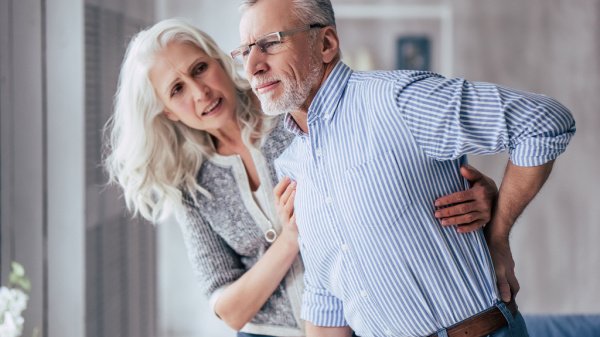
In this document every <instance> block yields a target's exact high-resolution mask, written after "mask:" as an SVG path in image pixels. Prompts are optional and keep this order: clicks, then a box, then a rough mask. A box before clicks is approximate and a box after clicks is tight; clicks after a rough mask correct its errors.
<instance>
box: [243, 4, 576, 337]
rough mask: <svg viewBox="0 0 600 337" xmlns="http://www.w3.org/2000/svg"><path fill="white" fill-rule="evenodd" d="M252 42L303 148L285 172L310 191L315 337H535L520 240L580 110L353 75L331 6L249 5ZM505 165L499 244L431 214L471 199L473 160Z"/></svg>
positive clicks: (264, 96) (503, 93)
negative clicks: (465, 167)
mask: <svg viewBox="0 0 600 337" xmlns="http://www.w3.org/2000/svg"><path fill="white" fill-rule="evenodd" d="M240 37H241V41H242V45H241V47H240V48H238V49H236V50H234V51H233V52H232V56H233V57H234V58H236V59H238V60H240V61H241V62H243V64H244V69H245V71H246V73H247V76H248V79H249V80H250V81H251V83H252V87H253V89H254V92H255V93H256V95H257V96H258V98H259V99H260V102H261V105H262V108H263V110H264V111H265V112H266V113H270V114H279V113H287V116H286V123H287V127H288V129H289V130H290V131H291V132H294V133H295V134H296V135H297V137H296V139H295V140H294V142H293V143H292V145H291V146H290V147H289V148H288V149H287V150H286V152H284V153H283V155H282V156H281V157H280V158H279V159H278V161H277V162H276V164H277V167H278V170H279V172H280V173H281V174H282V175H287V176H290V177H292V179H294V180H296V181H297V183H298V185H297V186H298V187H297V193H296V197H295V198H296V200H295V205H296V206H295V215H296V220H297V223H298V228H299V233H300V239H299V240H300V247H301V253H302V256H303V259H304V262H305V265H306V275H305V282H306V290H305V294H304V297H303V301H304V302H303V309H302V316H303V318H304V319H305V320H306V321H307V333H308V335H309V336H320V337H321V336H348V335H350V334H351V329H352V330H354V331H355V332H356V333H357V334H358V335H360V336H485V335H488V334H490V335H492V336H494V337H498V336H527V329H526V327H525V324H524V322H523V319H522V317H521V315H520V314H519V312H518V310H517V309H516V304H515V302H514V295H515V294H516V293H517V291H518V282H517V281H516V279H515V276H514V262H513V259H512V255H511V251H510V246H509V239H508V237H509V232H510V230H511V228H512V226H513V224H514V222H515V220H516V218H517V217H518V216H519V215H520V214H521V212H522V211H523V210H524V208H525V207H526V206H527V204H528V203H529V202H530V201H531V199H532V198H533V197H534V196H535V195H536V194H537V192H538V191H539V190H540V188H541V187H542V185H543V184H544V182H545V181H546V179H547V177H548V175H549V174H550V171H551V169H552V164H553V161H554V160H555V159H556V157H557V156H558V155H559V154H561V153H562V152H563V151H564V150H565V148H566V146H567V144H568V143H569V141H570V139H571V137H572V136H573V134H574V132H575V126H574V125H575V123H574V120H573V118H572V116H571V114H570V113H569V111H568V110H567V109H565V108H564V107H563V106H562V105H561V104H559V103H558V102H556V101H555V100H553V99H551V98H548V97H546V96H542V95H536V94H530V93H525V92H519V91H516V90H512V89H508V88H503V87H500V86H497V85H493V84H489V83H473V82H468V81H465V80H463V79H446V78H444V77H442V76H439V75H437V74H433V73H428V72H414V71H390V72H384V71H378V72H353V71H352V70H351V69H350V68H348V67H347V66H346V65H345V64H344V63H343V62H341V61H340V52H339V40H338V36H337V33H336V27H335V18H334V13H333V8H332V6H331V3H330V1H329V0H302V1H300V0H257V1H246V2H245V3H244V4H243V5H242V20H241V23H240ZM501 151H508V152H509V155H510V160H509V161H508V163H507V167H506V172H505V174H504V177H503V180H502V184H501V187H500V191H499V195H498V199H497V204H496V212H495V214H494V216H493V218H492V221H491V222H490V224H489V225H488V226H487V227H486V230H485V233H484V231H483V230H479V231H475V232H471V233H457V231H455V230H452V228H448V227H443V226H440V224H439V222H438V221H437V220H436V218H435V216H434V215H433V214H434V205H432V204H431V202H430V200H435V198H437V197H439V196H441V195H444V194H448V193H451V192H456V191H459V190H461V189H464V187H465V181H464V179H462V178H461V176H460V173H459V168H460V166H461V164H463V163H464V161H465V158H466V157H465V156H466V155H467V154H469V153H471V154H491V153H498V152H501ZM488 248H489V250H488ZM490 252H491V254H490ZM350 328H351V329H350Z"/></svg>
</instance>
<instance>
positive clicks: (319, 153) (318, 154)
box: [315, 149, 323, 157]
mask: <svg viewBox="0 0 600 337" xmlns="http://www.w3.org/2000/svg"><path fill="white" fill-rule="evenodd" d="M315 154H316V155H317V157H320V156H321V155H322V154H323V153H322V152H321V149H316V150H315Z"/></svg>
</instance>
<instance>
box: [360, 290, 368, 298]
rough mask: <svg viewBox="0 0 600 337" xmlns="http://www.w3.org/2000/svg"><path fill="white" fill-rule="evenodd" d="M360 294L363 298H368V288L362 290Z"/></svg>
mask: <svg viewBox="0 0 600 337" xmlns="http://www.w3.org/2000/svg"><path fill="white" fill-rule="evenodd" d="M360 296H362V297H363V298H367V296H368V294H367V291H366V290H361V292H360Z"/></svg>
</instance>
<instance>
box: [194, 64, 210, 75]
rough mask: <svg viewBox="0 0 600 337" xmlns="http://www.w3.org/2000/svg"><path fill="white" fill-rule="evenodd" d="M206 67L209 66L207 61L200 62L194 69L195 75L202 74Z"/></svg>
mask: <svg viewBox="0 0 600 337" xmlns="http://www.w3.org/2000/svg"><path fill="white" fill-rule="evenodd" d="M206 68H208V64H206V63H205V62H200V63H198V64H197V65H196V66H195V67H194V70H193V72H194V74H193V75H194V76H195V75H199V74H202V73H203V72H204V71H205V70H206Z"/></svg>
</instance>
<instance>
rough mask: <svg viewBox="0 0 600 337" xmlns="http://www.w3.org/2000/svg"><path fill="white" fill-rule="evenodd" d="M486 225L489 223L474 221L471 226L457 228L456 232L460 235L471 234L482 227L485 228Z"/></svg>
mask: <svg viewBox="0 0 600 337" xmlns="http://www.w3.org/2000/svg"><path fill="white" fill-rule="evenodd" d="M486 224H487V221H483V220H478V221H473V222H471V223H470V224H466V225H459V226H458V227H457V228H456V231H457V232H459V233H470V232H474V231H476V230H478V229H480V228H482V227H485V225H486Z"/></svg>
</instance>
